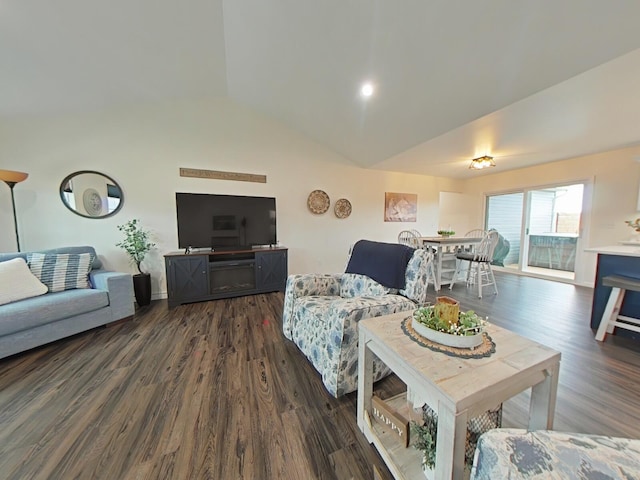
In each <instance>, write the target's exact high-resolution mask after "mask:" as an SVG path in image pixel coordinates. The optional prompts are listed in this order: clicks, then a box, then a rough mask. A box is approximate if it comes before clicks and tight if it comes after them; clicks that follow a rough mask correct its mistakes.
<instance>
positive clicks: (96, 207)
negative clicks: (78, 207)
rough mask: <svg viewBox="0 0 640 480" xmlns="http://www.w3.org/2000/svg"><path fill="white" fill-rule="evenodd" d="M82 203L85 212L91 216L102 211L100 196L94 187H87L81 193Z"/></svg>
mask: <svg viewBox="0 0 640 480" xmlns="http://www.w3.org/2000/svg"><path fill="white" fill-rule="evenodd" d="M82 205H83V206H84V209H85V210H86V211H87V213H88V214H89V215H90V216H92V217H97V216H99V215H100V214H101V213H102V197H100V194H99V193H98V191H97V190H96V189H94V188H87V189H86V190H85V191H84V193H83V194H82Z"/></svg>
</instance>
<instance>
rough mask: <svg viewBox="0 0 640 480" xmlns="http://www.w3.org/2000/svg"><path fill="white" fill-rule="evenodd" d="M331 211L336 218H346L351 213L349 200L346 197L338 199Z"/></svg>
mask: <svg viewBox="0 0 640 480" xmlns="http://www.w3.org/2000/svg"><path fill="white" fill-rule="evenodd" d="M333 211H334V212H335V214H336V217H338V218H347V217H348V216H349V215H351V202H350V201H349V200H347V199H346V198H341V199H339V200H338V201H337V202H336V204H335V205H334V207H333Z"/></svg>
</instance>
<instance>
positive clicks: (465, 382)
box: [359, 312, 560, 411]
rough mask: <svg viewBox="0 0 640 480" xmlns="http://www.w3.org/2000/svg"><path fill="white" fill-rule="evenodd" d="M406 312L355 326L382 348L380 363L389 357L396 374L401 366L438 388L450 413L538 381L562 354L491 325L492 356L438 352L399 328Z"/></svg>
mask: <svg viewBox="0 0 640 480" xmlns="http://www.w3.org/2000/svg"><path fill="white" fill-rule="evenodd" d="M410 315H411V313H410V312H400V313H396V314H393V315H386V316H382V317H374V318H369V319H365V320H362V321H360V322H359V328H360V329H363V330H364V331H365V332H366V335H367V338H370V339H371V340H373V341H374V343H375V344H376V345H375V348H373V346H370V347H369V348H372V350H374V353H375V352H377V351H378V350H382V351H383V352H384V354H385V355H384V356H385V357H386V358H383V361H385V362H386V361H387V359H393V363H396V365H395V366H391V365H389V366H390V367H391V368H392V370H394V372H396V373H400V372H398V371H397V369H398V365H400V366H401V368H402V369H403V370H404V369H406V370H407V371H408V372H409V373H410V375H411V376H412V377H413V378H415V379H416V382H417V384H424V385H429V386H430V388H432V389H434V390H437V393H438V396H440V394H441V395H442V399H443V400H445V401H447V403H450V404H451V405H452V406H453V409H454V411H461V410H463V409H466V408H469V407H471V406H473V405H474V404H476V403H477V402H481V403H484V401H485V400H486V397H487V396H494V395H498V396H500V395H502V393H503V392H506V391H512V390H513V389H514V388H515V387H514V384H517V385H520V386H522V388H520V390H518V392H519V391H522V390H524V389H525V388H526V387H528V386H532V385H534V384H536V383H539V382H540V381H542V380H543V379H544V371H545V370H546V369H550V368H553V367H555V366H557V365H558V364H559V362H560V352H557V351H555V350H553V349H551V348H549V347H546V346H544V345H541V344H539V343H537V342H534V341H532V340H529V339H527V338H524V337H522V336H520V335H517V334H515V333H513V332H510V331H509V330H505V329H504V328H500V327H498V326H496V325H493V324H490V323H489V324H488V325H487V329H486V331H487V333H488V334H489V336H490V337H491V338H492V339H493V341H494V343H495V345H496V351H495V353H493V354H492V355H491V356H489V357H483V358H478V359H468V358H459V357H453V356H449V355H446V354H445V353H442V352H436V351H433V350H431V349H429V348H427V347H423V346H421V345H419V344H418V343H416V342H415V341H413V340H412V339H411V338H409V337H408V336H407V335H406V334H405V333H404V332H403V331H402V328H401V322H402V320H403V319H404V318H406V317H408V316H410ZM400 377H401V378H402V375H400ZM495 392H501V393H500V394H496V393H495Z"/></svg>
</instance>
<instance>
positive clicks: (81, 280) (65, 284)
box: [27, 253, 93, 292]
mask: <svg viewBox="0 0 640 480" xmlns="http://www.w3.org/2000/svg"><path fill="white" fill-rule="evenodd" d="M27 262H28V264H29V268H30V269H31V271H32V272H33V274H34V275H35V276H36V277H38V278H39V279H40V281H41V282H42V283H44V284H45V285H46V286H47V287H49V292H62V291H64V290H71V289H74V288H91V284H90V283H89V271H90V270H91V265H92V263H93V255H92V254H91V253H30V254H28V255H27Z"/></svg>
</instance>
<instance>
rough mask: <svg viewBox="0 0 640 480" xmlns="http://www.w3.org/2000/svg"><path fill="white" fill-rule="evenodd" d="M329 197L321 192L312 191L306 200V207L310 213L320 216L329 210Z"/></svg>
mask: <svg viewBox="0 0 640 480" xmlns="http://www.w3.org/2000/svg"><path fill="white" fill-rule="evenodd" d="M329 203H330V201H329V195H327V193H326V192H324V191H322V190H314V191H313V192H311V193H310V194H309V198H307V207H309V210H311V212H312V213H315V214H318V215H319V214H321V213H324V212H326V211H327V210H329Z"/></svg>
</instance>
